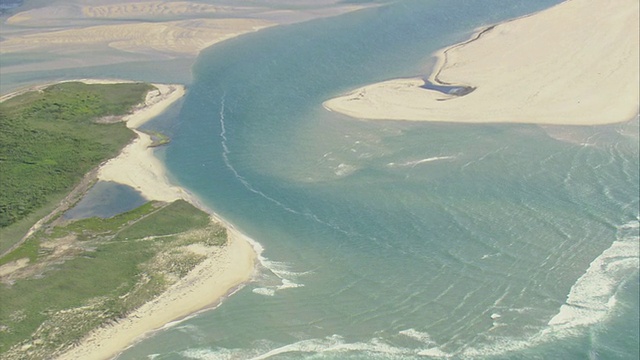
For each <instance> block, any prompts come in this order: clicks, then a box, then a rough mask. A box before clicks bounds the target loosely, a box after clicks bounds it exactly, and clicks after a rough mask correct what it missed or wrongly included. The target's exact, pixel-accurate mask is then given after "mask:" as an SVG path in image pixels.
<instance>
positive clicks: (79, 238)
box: [0, 201, 226, 359]
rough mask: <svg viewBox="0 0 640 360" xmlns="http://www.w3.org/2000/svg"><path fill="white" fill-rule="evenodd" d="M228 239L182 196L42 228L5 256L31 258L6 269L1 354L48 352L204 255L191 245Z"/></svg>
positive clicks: (133, 304)
mask: <svg viewBox="0 0 640 360" xmlns="http://www.w3.org/2000/svg"><path fill="white" fill-rule="evenodd" d="M123 234H124V235H126V236H123ZM225 240H226V230H225V229H224V228H223V227H222V226H220V225H218V224H215V223H212V222H211V221H210V218H209V216H208V215H207V214H206V213H204V212H202V211H200V210H198V209H196V208H195V207H193V206H192V205H190V204H188V203H186V202H184V201H176V202H173V203H171V204H166V203H161V202H150V203H147V204H145V205H143V206H141V207H139V208H137V209H134V210H131V211H129V212H127V213H123V214H120V215H118V216H115V217H113V218H109V219H98V218H90V219H83V220H78V221H74V222H70V223H68V224H65V225H60V226H57V227H54V228H52V229H43V230H41V231H40V232H38V233H37V234H35V235H34V237H33V238H32V239H31V240H29V241H27V242H25V243H24V244H22V245H21V246H20V247H18V248H17V249H16V250H14V251H13V252H11V253H10V254H8V255H6V256H4V257H3V258H1V259H0V264H3V263H4V264H6V263H8V262H11V261H15V260H18V259H21V258H24V257H29V258H30V262H29V264H28V266H26V267H23V268H20V269H18V270H16V271H15V272H13V273H12V274H9V275H4V276H0V280H1V282H0V298H1V299H2V304H1V305H2V306H0V357H2V358H3V359H4V358H6V359H39V358H47V357H50V356H52V355H53V354H56V353H58V352H60V351H62V350H64V349H66V348H68V347H69V346H71V345H72V344H74V343H75V342H77V341H79V340H80V339H82V337H84V336H85V335H86V334H87V333H88V332H89V331H91V330H92V329H95V328H96V327H98V326H101V325H104V324H107V323H109V322H112V321H114V320H117V319H119V318H121V317H123V316H125V315H127V314H129V313H130V312H132V311H133V310H135V309H136V308H138V307H139V306H141V305H142V304H144V303H145V302H147V301H149V300H151V299H152V298H154V297H156V296H157V295H159V294H160V293H162V292H163V291H164V290H165V289H166V288H167V287H168V286H169V285H170V284H172V283H173V282H175V281H176V280H177V279H179V278H181V277H183V276H184V275H186V274H187V273H188V272H189V271H190V270H191V269H193V268H194V267H195V266H196V265H197V264H198V263H200V262H201V261H202V260H204V259H205V257H206V256H204V255H203V254H200V253H194V252H191V251H189V246H191V245H192V244H201V245H204V246H210V245H219V244H223V243H224V242H225Z"/></svg>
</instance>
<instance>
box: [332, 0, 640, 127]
mask: <svg viewBox="0 0 640 360" xmlns="http://www.w3.org/2000/svg"><path fill="white" fill-rule="evenodd" d="M637 30H638V3H637V1H633V0H620V1H617V2H615V3H614V4H611V3H607V4H600V3H593V2H589V1H586V0H573V1H565V2H562V3H560V4H557V5H555V6H553V7H550V8H548V9H545V10H542V11H539V12H537V13H534V14H529V15H525V16H521V17H518V18H514V19H509V20H506V21H504V22H501V23H498V24H494V25H490V26H487V27H484V28H481V29H479V30H477V31H475V32H474V33H473V34H472V35H471V36H470V38H469V39H467V40H465V41H462V42H460V43H457V44H454V45H451V46H448V47H446V48H443V49H440V50H438V51H436V52H435V53H434V54H433V56H435V57H436V64H435V65H434V67H433V70H432V72H431V74H430V75H429V76H428V81H430V82H432V83H434V84H436V85H444V86H452V87H460V88H467V89H471V91H469V92H466V93H465V94H464V95H460V96H457V95H455V94H453V93H446V92H441V91H437V90H428V89H425V88H423V86H424V85H425V83H426V82H425V79H424V78H420V77H413V78H403V79H392V80H388V81H383V82H380V83H376V84H370V85H366V86H363V87H360V88H358V89H356V90H353V91H351V92H349V93H348V94H346V95H341V96H338V97H336V98H333V99H329V100H327V101H325V102H324V103H323V106H324V107H325V109H327V110H329V111H334V112H338V113H341V114H344V115H347V116H351V117H354V118H359V119H367V120H406V121H434V122H460V123H527V124H545V125H604V124H613V123H620V122H624V121H628V120H631V119H634V118H635V117H637V115H638V109H639V101H638V98H639V96H640V95H639V90H638V87H637V84H638V78H639V77H640V75H639V70H638V68H639V67H640V64H639V61H638V56H639V55H638V46H637V44H638V42H639V41H640V40H639V37H638V32H639V31H637Z"/></svg>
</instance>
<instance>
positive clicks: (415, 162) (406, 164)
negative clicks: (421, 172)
mask: <svg viewBox="0 0 640 360" xmlns="http://www.w3.org/2000/svg"><path fill="white" fill-rule="evenodd" d="M454 159H456V156H452V155H450V156H434V157H430V158H426V159H420V160H412V161H407V162H403V163H400V164H397V163H393V162H391V163H388V164H387V166H389V167H415V166H417V165H420V164H425V163H429V162H433V161H439V160H454Z"/></svg>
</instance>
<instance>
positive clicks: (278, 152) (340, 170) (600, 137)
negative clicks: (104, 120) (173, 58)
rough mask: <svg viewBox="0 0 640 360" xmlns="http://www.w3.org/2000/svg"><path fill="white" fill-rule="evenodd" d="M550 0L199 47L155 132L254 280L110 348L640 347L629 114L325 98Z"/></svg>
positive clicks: (537, 351)
mask: <svg viewBox="0 0 640 360" xmlns="http://www.w3.org/2000/svg"><path fill="white" fill-rule="evenodd" d="M556 2H557V1H544V2H536V3H535V4H533V3H532V2H529V1H508V2H505V1H499V0H495V1H469V0H465V1H462V0H460V1H399V2H397V3H394V4H392V5H390V6H387V7H381V8H376V9H369V10H365V11H361V12H357V13H352V14H347V15H344V16H341V17H336V18H331V19H324V20H319V21H313V22H309V23H305V24H298V25H293V26H283V27H279V28H273V29H268V30H264V31H260V32H258V33H255V34H251V35H248V36H243V37H241V38H237V39H235V40H232V41H228V42H225V43H223V44H220V45H216V46H215V47H213V48H211V49H209V50H207V51H205V52H204V53H203V54H202V56H201V57H200V58H199V60H198V62H197V64H196V66H195V68H194V70H193V73H194V82H193V84H192V85H191V86H190V89H189V93H188V95H187V97H186V98H185V100H184V103H183V104H182V108H181V109H180V110H179V111H178V110H177V109H174V113H171V115H167V116H165V117H164V118H163V119H162V121H161V124H160V125H158V126H161V127H162V129H163V131H167V130H168V131H167V132H168V133H170V134H171V136H172V143H171V144H170V145H169V146H168V147H167V148H166V149H165V150H163V152H162V156H163V158H164V159H165V161H166V163H167V165H168V167H169V169H170V170H171V171H172V173H173V175H174V176H175V178H176V180H177V181H179V182H180V183H181V184H183V185H184V186H186V187H187V188H188V189H190V190H191V191H193V192H194V193H196V194H197V195H198V196H199V197H201V198H202V199H203V201H204V202H205V203H206V204H207V205H208V206H210V207H211V208H212V209H214V210H215V211H216V212H218V213H219V214H220V215H222V216H223V217H225V218H226V219H228V220H230V221H231V222H232V223H234V224H235V225H236V226H237V227H239V228H240V229H242V230H243V231H244V232H246V233H247V234H248V235H250V236H251V237H252V238H253V239H255V240H256V241H257V242H259V245H258V244H256V247H257V248H258V249H259V250H262V249H263V251H262V253H261V265H260V268H259V274H258V275H257V276H256V279H255V281H254V282H252V283H250V284H248V285H247V286H246V287H244V288H243V289H241V290H240V291H238V292H237V293H236V294H234V295H233V296H232V297H230V298H228V299H226V300H225V301H224V302H223V304H222V305H221V306H219V307H218V308H217V309H215V310H214V311H209V312H206V313H203V314H201V315H199V316H196V317H194V318H191V319H189V320H186V321H183V322H180V323H178V324H174V326H172V327H170V328H169V329H167V330H165V331H162V332H159V333H157V334H156V335H155V336H153V337H151V338H149V339H146V340H144V341H142V342H141V343H139V344H137V345H136V346H134V347H132V348H131V349H129V350H127V351H125V352H124V353H123V354H122V355H121V356H120V358H121V359H142V358H153V359H251V358H253V359H263V358H273V359H301V358H313V359H316V358H319V359H371V358H374V359H375V358H380V359H413V358H443V357H451V358H474V359H475V358H491V359H514V358H515V359H536V358H538V359H549V358H558V359H585V358H587V359H618V358H622V359H637V358H638V355H639V354H638V353H639V350H638V339H639V335H638V306H639V300H638V232H639V229H638V218H639V210H638V206H639V200H638V196H639V191H640V190H639V185H638V182H639V180H640V179H639V175H638V166H639V160H638V157H639V150H638V120H637V119H636V120H634V121H631V122H628V123H624V124H618V125H611V126H598V127H561V126H555V127H551V126H550V127H539V126H534V125H495V124H489V125H461V124H446V123H442V124H428V123H423V124H415V123H405V122H389V121H378V122H365V121H357V120H354V119H350V118H347V117H343V116H340V115H338V114H334V113H330V112H328V111H326V110H325V109H323V108H322V105H321V104H322V102H323V101H324V100H326V99H328V98H331V97H333V96H336V95H338V94H340V93H342V92H344V91H347V90H350V89H353V88H355V87H357V86H360V85H363V84H367V83H371V82H375V81H379V80H384V79H389V78H394V77H404V76H414V75H420V74H424V73H426V72H428V70H429V67H430V64H431V63H432V61H431V60H430V59H429V57H428V54H430V53H432V52H433V51H435V50H437V49H438V48H441V47H443V46H445V45H447V44H451V43H455V42H457V41H460V40H462V39H465V38H466V37H468V36H469V34H470V32H471V31H472V30H473V29H474V28H476V27H478V26H481V25H486V24H490V23H492V22H495V21H500V20H502V19H506V18H510V17H514V16H519V15H522V14H526V13H530V12H533V11H536V10H538V9H539V8H542V7H545V6H549V5H551V4H553V3H556ZM120 71H127V69H126V68H123V69H121V70H120ZM132 71H134V70H132Z"/></svg>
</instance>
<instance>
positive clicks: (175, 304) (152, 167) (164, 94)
mask: <svg viewBox="0 0 640 360" xmlns="http://www.w3.org/2000/svg"><path fill="white" fill-rule="evenodd" d="M71 81H80V82H84V83H87V84H115V83H123V82H134V81H130V80H111V79H110V80H95V79H79V80H65V81H60V82H54V83H48V84H44V85H37V86H33V87H30V88H28V89H22V90H19V91H16V92H12V93H10V94H6V95H4V96H2V101H4V100H6V99H9V98H11V97H13V96H17V95H19V94H22V93H24V92H26V91H32V90H38V89H42V88H44V87H47V86H50V85H53V84H57V83H61V82H71ZM151 85H152V86H154V87H155V88H156V89H157V90H151V91H150V92H149V93H148V94H147V98H146V99H145V102H144V105H142V106H139V107H138V108H136V109H135V110H134V112H133V113H131V114H128V115H125V116H123V117H122V119H121V120H120V121H124V122H126V126H127V127H128V128H130V129H131V130H133V131H134V132H135V133H136V134H137V136H136V138H135V139H134V140H133V141H132V142H130V143H129V144H128V145H126V146H125V147H124V148H123V149H122V150H121V152H120V153H119V154H118V155H117V156H116V157H114V158H112V159H110V160H107V161H106V162H104V163H102V164H101V165H99V166H98V168H97V169H94V170H92V171H91V173H96V175H95V176H96V178H97V180H100V181H112V182H117V183H119V184H123V185H127V186H130V187H132V188H134V189H136V190H138V191H140V192H141V193H142V196H143V197H144V198H145V199H147V200H149V201H152V200H157V201H164V202H172V201H175V200H178V199H182V200H185V201H187V202H189V203H190V204H192V205H193V206H195V207H197V208H199V209H201V210H203V211H205V212H207V213H208V214H209V215H210V216H211V219H212V220H213V221H216V222H218V223H220V224H221V225H222V226H224V227H225V228H226V230H227V243H226V244H225V245H223V246H221V247H217V248H214V249H212V250H210V251H208V252H207V253H206V256H207V258H206V259H205V260H204V261H202V263H200V264H198V265H197V266H196V267H195V268H194V269H193V270H191V271H190V272H189V273H188V274H187V275H186V276H185V277H184V278H182V279H180V280H179V281H178V282H177V283H175V284H173V285H172V286H171V287H169V288H168V289H167V290H166V291H165V292H163V293H162V294H160V295H159V296H158V297H156V298H155V299H153V300H151V301H149V302H147V303H145V304H143V305H142V306H141V307H140V308H138V309H137V310H135V311H134V312H132V313H131V314H129V315H127V316H126V317H124V318H122V319H120V320H119V321H117V322H116V323H114V324H110V325H108V326H103V327H99V328H97V329H95V330H93V331H91V332H90V333H88V334H87V335H86V336H85V338H84V339H83V340H82V341H81V342H80V343H79V344H77V345H76V346H74V347H72V348H70V349H69V350H67V351H66V352H64V353H62V354H61V355H60V356H58V357H57V358H59V359H105V358H111V357H114V356H117V355H118V354H119V353H121V352H122V351H124V350H125V349H127V348H128V347H130V346H132V345H134V344H135V343H137V342H138V341H140V340H141V339H143V338H145V337H146V336H148V335H150V334H152V333H154V332H156V331H159V330H162V329H163V328H165V327H167V326H170V325H171V324H172V323H174V322H176V321H180V320H183V319H185V318H188V317H190V316H192V315H195V314H197V313H198V312H200V311H205V310H208V309H210V308H214V307H216V306H217V305H219V304H220V303H221V302H222V301H223V300H224V299H225V298H226V297H227V296H229V295H230V294H232V293H234V292H235V291H237V289H239V288H241V287H242V286H243V285H244V284H245V283H247V282H248V281H250V280H251V278H252V277H253V275H254V272H255V265H256V261H257V257H258V253H257V251H256V249H255V247H254V244H253V240H252V239H250V238H249V237H247V236H246V235H244V234H243V233H241V232H240V231H239V230H237V229H236V228H235V227H234V226H233V225H232V224H230V223H228V222H227V221H225V220H224V219H222V218H220V217H219V216H218V215H217V214H215V213H214V212H213V211H212V210H211V209H208V208H207V207H206V206H204V205H203V204H202V202H201V201H200V200H199V199H197V198H196V197H195V196H194V195H193V194H191V193H190V192H188V191H187V190H186V189H183V188H182V187H180V186H176V185H174V184H172V183H171V182H170V181H169V179H168V178H167V170H166V168H165V166H164V164H163V163H162V162H161V161H160V160H159V159H158V158H156V157H155V156H154V154H153V151H154V149H153V147H149V145H151V143H152V140H151V136H150V135H148V134H146V133H144V132H142V131H139V130H137V129H138V128H139V127H140V126H142V125H143V124H145V123H146V122H147V121H149V120H151V119H153V118H154V117H156V116H157V115H159V114H161V113H162V112H163V111H165V110H166V109H167V108H168V107H169V106H171V105H172V104H174V103H175V102H176V101H178V100H180V99H182V98H183V96H184V95H185V93H186V89H185V87H184V86H183V85H175V84H172V85H166V84H156V83H152V84H151ZM40 223H41V222H40V221H39V222H38V223H36V225H34V226H33V227H32V229H31V230H30V233H32V232H33V231H34V230H37V226H38V224H40Z"/></svg>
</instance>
